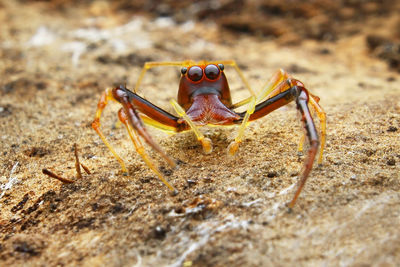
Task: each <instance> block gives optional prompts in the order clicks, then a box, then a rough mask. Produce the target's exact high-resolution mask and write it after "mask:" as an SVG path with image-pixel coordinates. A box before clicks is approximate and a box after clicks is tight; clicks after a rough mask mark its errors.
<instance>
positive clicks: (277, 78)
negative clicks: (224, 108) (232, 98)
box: [231, 69, 289, 109]
mask: <svg viewBox="0 0 400 267" xmlns="http://www.w3.org/2000/svg"><path fill="white" fill-rule="evenodd" d="M287 78H289V74H288V73H287V72H286V71H284V70H283V69H279V70H277V71H276V72H275V73H274V74H273V75H272V77H271V78H270V79H269V80H268V81H267V82H266V83H265V84H264V86H263V87H262V90H261V92H260V93H259V94H258V95H257V99H256V102H257V103H259V102H260V101H261V100H263V99H265V98H271V97H272V96H274V95H273V94H272V95H271V92H272V91H274V89H275V88H276V87H277V86H278V84H280V83H281V82H282V81H284V80H286V79H287ZM275 94H276V93H275ZM250 100H251V96H250V97H248V98H246V99H244V100H242V101H240V102H238V103H235V104H233V105H232V107H231V108H232V109H235V108H238V107H241V106H243V105H245V104H247V103H249V102H250ZM257 103H256V104H257Z"/></svg>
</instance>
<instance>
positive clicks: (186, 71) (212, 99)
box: [92, 60, 326, 208]
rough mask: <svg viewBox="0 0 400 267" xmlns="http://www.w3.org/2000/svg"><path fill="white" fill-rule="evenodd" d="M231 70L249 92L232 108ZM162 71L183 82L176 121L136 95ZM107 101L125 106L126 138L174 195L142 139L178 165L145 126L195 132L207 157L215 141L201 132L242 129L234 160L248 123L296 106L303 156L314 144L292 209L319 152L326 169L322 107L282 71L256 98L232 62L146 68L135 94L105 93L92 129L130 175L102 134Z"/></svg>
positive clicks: (156, 64)
mask: <svg viewBox="0 0 400 267" xmlns="http://www.w3.org/2000/svg"><path fill="white" fill-rule="evenodd" d="M225 65H227V66H231V67H233V68H234V69H235V70H236V72H237V73H238V75H239V76H240V78H241V80H242V81H243V83H244V84H245V86H246V87H247V89H248V90H249V92H250V97H248V98H246V99H244V100H242V101H240V102H238V103H232V98H231V94H230V89H229V85H228V81H227V78H226V76H225V73H224V66H225ZM160 66H179V67H181V79H180V83H179V90H178V99H177V101H176V100H174V99H172V100H171V104H172V106H173V107H174V109H175V111H176V113H177V116H176V115H173V114H171V113H169V112H167V111H165V110H163V109H161V108H159V107H157V106H155V105H154V104H152V103H151V102H149V101H148V100H146V99H144V98H142V97H140V96H139V95H138V94H137V89H138V87H139V86H140V84H141V81H142V79H143V77H144V75H145V73H146V72H147V70H148V69H151V68H154V67H160ZM109 100H113V101H117V102H119V103H120V104H121V105H122V108H121V109H120V110H119V112H118V117H119V119H120V121H121V122H122V123H123V124H124V125H125V127H126V129H127V131H128V134H129V136H130V138H131V140H132V142H133V144H134V146H135V149H136V151H137V152H138V153H139V154H140V155H141V157H142V158H143V160H144V161H145V163H146V164H147V166H148V167H149V168H150V169H152V170H153V171H154V172H155V173H156V174H157V176H158V177H159V178H160V179H161V180H162V181H163V182H164V184H165V185H167V186H168V188H170V189H171V190H172V191H173V192H175V193H176V192H177V190H176V189H175V188H174V187H173V186H172V185H171V184H170V183H169V182H168V181H167V180H166V179H165V178H164V176H163V175H162V174H161V172H160V171H159V170H158V168H157V167H156V166H155V164H154V163H153V161H152V159H151V158H150V157H149V156H148V155H147V154H146V152H145V150H144V147H143V145H142V143H141V141H140V137H141V138H143V139H144V140H145V141H146V143H148V144H149V145H150V146H151V147H152V148H153V149H154V150H155V151H157V152H158V153H159V154H160V155H161V156H162V157H163V158H164V159H165V160H166V161H167V162H168V163H169V164H170V165H171V166H172V167H174V166H175V161H174V160H173V159H172V158H171V157H170V156H168V155H167V154H166V153H165V152H164V150H163V149H162V148H161V147H160V146H159V145H158V144H157V143H156V142H155V141H153V139H152V138H151V136H150V135H149V134H148V133H147V130H146V128H145V124H148V125H151V126H154V127H157V128H159V129H162V130H165V131H170V132H181V131H185V130H193V132H194V133H195V135H196V137H197V139H198V140H199V141H200V142H201V144H202V146H203V149H204V151H205V152H206V153H210V152H211V151H212V144H211V140H210V139H209V138H207V137H205V136H204V135H203V134H202V133H201V131H200V130H199V127H200V126H204V125H209V124H211V125H233V124H238V125H240V126H239V129H238V133H237V135H236V137H235V138H234V140H233V141H232V142H231V144H230V145H229V147H228V153H229V154H230V155H234V154H235V153H236V152H237V150H238V148H239V145H240V143H241V142H242V139H243V136H244V133H245V128H246V126H247V125H248V122H249V121H252V120H256V119H259V118H261V117H264V116H265V115H267V114H269V113H270V112H272V111H274V110H276V109H278V108H280V107H282V106H284V105H286V104H288V103H290V102H292V101H295V102H296V107H297V109H298V110H299V112H300V114H301V121H302V123H303V126H304V129H305V136H303V138H302V139H301V141H300V145H299V150H300V151H302V149H303V143H304V140H305V137H307V139H308V142H309V144H310V146H309V149H308V152H307V157H306V159H305V161H304V166H303V172H302V173H301V177H300V179H299V183H298V187H297V190H296V192H295V195H294V197H293V199H292V200H291V202H290V203H289V207H290V208H292V207H293V206H294V204H295V203H296V201H297V198H298V196H299V194H300V192H301V190H302V188H303V186H304V184H305V182H306V180H307V178H308V176H309V173H310V171H311V170H312V166H313V162H314V159H315V157H316V154H317V152H318V148H319V147H320V153H319V158H318V163H319V164H321V163H322V155H323V149H324V145H325V135H326V116H325V112H324V111H323V109H322V108H321V107H320V105H319V104H318V102H319V98H318V97H317V96H314V95H312V94H311V93H309V92H308V90H307V89H306V88H305V87H304V85H303V83H302V82H300V81H299V80H296V79H294V78H292V77H290V76H289V74H287V73H286V72H285V71H284V70H278V71H277V72H276V73H275V74H274V75H273V76H272V77H271V79H270V80H269V81H268V82H267V83H266V84H265V85H264V86H263V88H262V89H261V91H260V92H259V93H258V94H255V93H254V91H253V90H252V89H251V88H250V86H249V83H248V82H247V80H246V79H245V78H244V75H243V74H242V72H241V71H240V69H239V67H238V66H237V64H236V63H235V61H232V60H226V61H215V62H206V61H201V62H198V63H196V62H193V61H183V62H147V63H145V65H144V67H143V69H142V72H141V74H140V76H139V79H138V81H137V83H136V87H135V89H134V91H130V90H128V89H127V88H126V87H125V86H119V87H117V88H112V89H106V90H105V91H104V93H103V94H102V96H101V97H100V100H99V103H98V105H97V111H96V116H95V119H94V121H93V123H92V127H93V129H94V130H95V131H96V132H97V133H98V134H99V136H100V138H101V139H102V140H103V142H104V143H105V144H106V146H107V147H108V148H109V149H110V151H111V152H112V153H113V155H114V156H115V158H116V159H117V160H118V161H119V163H120V164H121V167H122V170H123V171H124V172H127V169H126V167H125V163H124V161H123V160H122V159H121V158H120V157H119V156H118V155H117V153H116V152H115V150H114V148H113V147H112V146H111V145H110V143H109V142H108V141H107V139H106V138H105V136H104V134H103V133H102V132H101V130H100V117H101V113H102V111H103V109H104V108H105V106H106V105H107V103H108V101H109ZM245 105H247V110H246V111H245V112H236V111H235V109H237V108H238V107H241V106H245ZM310 108H312V109H313V110H314V111H315V112H316V114H317V116H318V118H319V120H320V125H321V127H320V129H321V132H320V135H318V133H317V130H316V127H315V124H314V120H313V117H312V115H311V112H310Z"/></svg>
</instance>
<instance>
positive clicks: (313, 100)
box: [309, 94, 326, 164]
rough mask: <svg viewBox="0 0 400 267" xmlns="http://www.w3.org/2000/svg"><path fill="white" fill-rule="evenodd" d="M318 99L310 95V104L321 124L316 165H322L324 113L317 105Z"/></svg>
mask: <svg viewBox="0 0 400 267" xmlns="http://www.w3.org/2000/svg"><path fill="white" fill-rule="evenodd" d="M318 101H319V98H318V97H316V96H314V95H312V94H310V102H309V103H310V104H311V106H312V107H313V109H314V110H315V112H316V113H317V117H318V119H319V122H320V124H321V147H320V149H319V157H318V164H322V156H323V153H324V148H325V142H326V113H325V111H324V110H323V109H322V107H321V106H320V105H319V103H318Z"/></svg>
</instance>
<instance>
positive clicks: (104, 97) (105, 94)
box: [92, 88, 128, 173]
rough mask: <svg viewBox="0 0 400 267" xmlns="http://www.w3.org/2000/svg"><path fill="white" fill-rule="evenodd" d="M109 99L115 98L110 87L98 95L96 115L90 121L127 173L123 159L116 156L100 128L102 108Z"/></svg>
mask: <svg viewBox="0 0 400 267" xmlns="http://www.w3.org/2000/svg"><path fill="white" fill-rule="evenodd" d="M109 100H115V99H114V97H113V96H112V89H110V88H108V89H106V90H105V91H104V92H103V94H102V95H101V97H100V100H99V103H98V104H97V110H96V115H95V118H94V120H93V122H92V128H93V129H94V130H95V131H96V132H97V134H98V135H99V136H100V139H101V140H102V141H103V143H104V144H105V145H106V146H107V147H108V149H109V150H110V151H111V153H112V154H113V155H114V157H115V158H116V159H117V160H118V162H119V164H120V165H121V168H122V171H123V172H124V173H128V170H127V169H126V167H125V163H124V161H123V160H122V159H121V158H120V156H118V154H117V152H115V150H114V148H113V147H112V146H111V144H110V143H109V142H108V141H107V139H106V137H105V136H104V134H103V133H102V131H101V130H100V117H101V113H102V111H103V110H104V108H105V107H106V105H107V102H108V101H109Z"/></svg>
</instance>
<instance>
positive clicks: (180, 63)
mask: <svg viewBox="0 0 400 267" xmlns="http://www.w3.org/2000/svg"><path fill="white" fill-rule="evenodd" d="M191 64H194V62H193V61H191V60H186V61H166V62H146V63H144V66H143V68H142V71H141V72H140V75H139V78H138V80H137V82H136V85H135V89H134V92H135V93H137V90H138V89H139V86H140V84H141V83H142V80H143V77H144V75H145V74H146V72H147V70H149V69H151V68H154V67H165V66H186V65H191Z"/></svg>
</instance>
